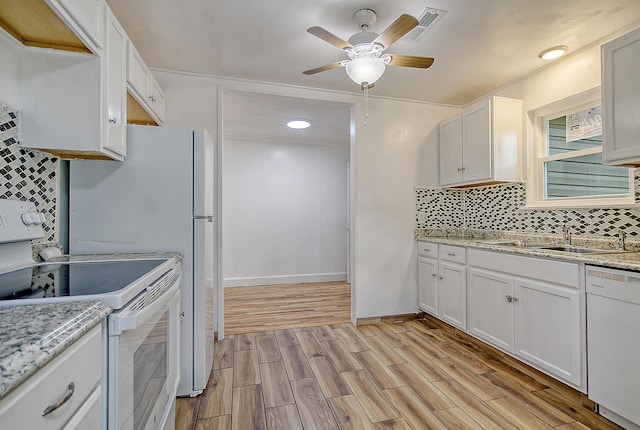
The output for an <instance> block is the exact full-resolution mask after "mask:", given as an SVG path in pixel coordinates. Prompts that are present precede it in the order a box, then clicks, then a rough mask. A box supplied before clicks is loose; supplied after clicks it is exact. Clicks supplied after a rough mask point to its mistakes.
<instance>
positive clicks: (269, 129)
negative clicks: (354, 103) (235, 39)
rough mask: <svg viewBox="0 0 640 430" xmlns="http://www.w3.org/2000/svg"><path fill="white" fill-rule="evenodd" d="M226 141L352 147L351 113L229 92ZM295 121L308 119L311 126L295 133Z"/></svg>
mask: <svg viewBox="0 0 640 430" xmlns="http://www.w3.org/2000/svg"><path fill="white" fill-rule="evenodd" d="M223 105H224V107H223V112H222V115H223V133H224V138H225V140H233V139H243V140H246V139H249V140H251V141H254V142H263V143H293V144H305V145H310V144H318V145H344V146H346V145H349V143H350V140H349V127H350V119H351V116H350V109H351V106H350V105H349V104H346V103H336V102H329V101H322V100H311V99H302V98H297V97H285V96H276V95H271V94H260V93H250V92H244V91H225V92H224V103H223ZM291 119H308V120H309V121H310V122H311V126H310V127H309V128H307V129H304V130H292V129H290V128H288V127H287V126H286V123H287V121H289V120H291Z"/></svg>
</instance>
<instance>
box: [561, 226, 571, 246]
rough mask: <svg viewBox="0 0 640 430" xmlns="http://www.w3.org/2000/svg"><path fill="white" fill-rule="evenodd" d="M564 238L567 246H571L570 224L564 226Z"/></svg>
mask: <svg viewBox="0 0 640 430" xmlns="http://www.w3.org/2000/svg"><path fill="white" fill-rule="evenodd" d="M562 237H563V238H564V244H565V245H571V226H570V225H569V224H565V225H564V226H562Z"/></svg>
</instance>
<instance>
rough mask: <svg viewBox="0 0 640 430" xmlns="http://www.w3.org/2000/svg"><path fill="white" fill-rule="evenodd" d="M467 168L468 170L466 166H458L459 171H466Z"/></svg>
mask: <svg viewBox="0 0 640 430" xmlns="http://www.w3.org/2000/svg"><path fill="white" fill-rule="evenodd" d="M465 170H467V168H466V167H458V172H464V171H465Z"/></svg>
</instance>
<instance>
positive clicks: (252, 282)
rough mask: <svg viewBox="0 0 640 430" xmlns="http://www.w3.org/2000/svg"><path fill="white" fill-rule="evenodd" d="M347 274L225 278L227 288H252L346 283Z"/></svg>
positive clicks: (224, 283) (224, 282)
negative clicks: (312, 283)
mask: <svg viewBox="0 0 640 430" xmlns="http://www.w3.org/2000/svg"><path fill="white" fill-rule="evenodd" d="M346 280H347V273H346V272H345V273H311V274H303V275H278V276H254V277H247V278H225V279H224V280H223V281H222V284H223V285H224V288H227V287H253V286H256V285H282V284H303V283H307V282H331V281H346Z"/></svg>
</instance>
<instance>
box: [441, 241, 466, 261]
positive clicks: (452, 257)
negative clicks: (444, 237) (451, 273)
mask: <svg viewBox="0 0 640 430" xmlns="http://www.w3.org/2000/svg"><path fill="white" fill-rule="evenodd" d="M439 255H440V260H444V261H452V262H454V263H460V264H465V263H466V262H467V254H466V249H465V248H462V247H460V246H450V245H440V254H439Z"/></svg>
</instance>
